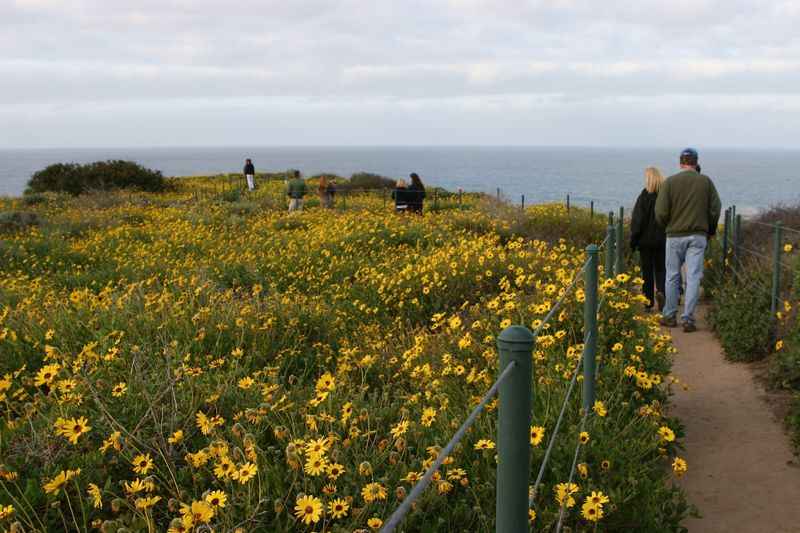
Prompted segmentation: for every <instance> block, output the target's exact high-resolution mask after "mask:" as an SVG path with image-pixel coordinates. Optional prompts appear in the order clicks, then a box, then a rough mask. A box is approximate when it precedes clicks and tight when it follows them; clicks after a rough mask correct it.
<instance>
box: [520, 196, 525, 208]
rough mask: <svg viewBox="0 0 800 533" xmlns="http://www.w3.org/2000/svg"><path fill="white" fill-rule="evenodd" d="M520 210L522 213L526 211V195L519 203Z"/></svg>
mask: <svg viewBox="0 0 800 533" xmlns="http://www.w3.org/2000/svg"><path fill="white" fill-rule="evenodd" d="M519 208H520V210H521V211H525V195H524V194H523V195H522V200H520V202H519Z"/></svg>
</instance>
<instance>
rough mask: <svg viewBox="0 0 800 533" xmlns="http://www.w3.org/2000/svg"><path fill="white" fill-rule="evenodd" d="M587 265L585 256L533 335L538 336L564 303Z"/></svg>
mask: <svg viewBox="0 0 800 533" xmlns="http://www.w3.org/2000/svg"><path fill="white" fill-rule="evenodd" d="M588 266H589V259H588V258H587V259H586V261H584V262H583V266H582V267H581V268H580V269H578V271H577V272H576V273H575V277H574V278H572V281H571V282H570V283H569V285H567V288H566V289H564V292H563V293H561V296H559V297H558V300H556V303H554V304H553V307H551V308H550V311H548V312H547V314H546V315H545V317H544V318H543V319H542V323H541V324H539V325H538V326H537V327H536V329H534V330H533V336H534V337H538V336H539V333H541V331H542V329H544V327H545V326H546V325H547V323H548V322H549V321H550V319H551V318H553V315H554V314H555V312H556V311H558V310H559V308H561V304H563V303H564V300H566V299H567V296H568V295H569V293H570V292H571V291H572V289H574V288H575V285H577V283H578V281H579V280H580V279H581V275H582V274H583V273H584V272H585V271H586V267H588Z"/></svg>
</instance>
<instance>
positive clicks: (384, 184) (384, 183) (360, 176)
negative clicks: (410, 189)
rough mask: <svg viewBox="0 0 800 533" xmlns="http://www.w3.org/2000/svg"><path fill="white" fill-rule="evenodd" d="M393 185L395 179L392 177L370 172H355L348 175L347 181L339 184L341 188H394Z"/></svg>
mask: <svg viewBox="0 0 800 533" xmlns="http://www.w3.org/2000/svg"><path fill="white" fill-rule="evenodd" d="M394 187H395V180H393V179H392V178H387V177H386V176H381V175H379V174H372V173H370V172H356V173H355V174H353V175H352V176H350V180H349V181H346V182H343V183H342V184H341V188H343V189H394Z"/></svg>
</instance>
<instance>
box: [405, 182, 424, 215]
mask: <svg viewBox="0 0 800 533" xmlns="http://www.w3.org/2000/svg"><path fill="white" fill-rule="evenodd" d="M424 200H425V187H424V186H423V185H418V186H414V184H413V183H412V184H411V186H409V188H408V208H409V209H410V210H411V211H416V212H420V211H422V202H423V201H424Z"/></svg>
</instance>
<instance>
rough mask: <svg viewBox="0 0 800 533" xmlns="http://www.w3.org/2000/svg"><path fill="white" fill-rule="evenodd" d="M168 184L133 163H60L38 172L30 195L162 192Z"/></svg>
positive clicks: (32, 183)
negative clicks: (110, 191) (94, 192)
mask: <svg viewBox="0 0 800 533" xmlns="http://www.w3.org/2000/svg"><path fill="white" fill-rule="evenodd" d="M165 187H166V181H165V180H164V176H162V175H161V172H160V171H157V170H150V169H148V168H145V167H143V166H141V165H139V164H138V163H134V162H132V161H119V160H117V161H97V162H95V163H89V164H86V165H79V164H77V163H56V164H54V165H50V166H48V167H47V168H45V169H44V170H40V171H38V172H36V173H35V174H34V175H33V176H32V177H31V179H30V181H29V182H28V189H27V191H26V193H39V192H45V191H57V192H68V193H70V194H76V195H77V194H81V193H84V192H88V191H95V190H101V191H105V190H111V189H129V188H130V189H138V190H142V191H147V192H157V191H162V190H164V189H165Z"/></svg>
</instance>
